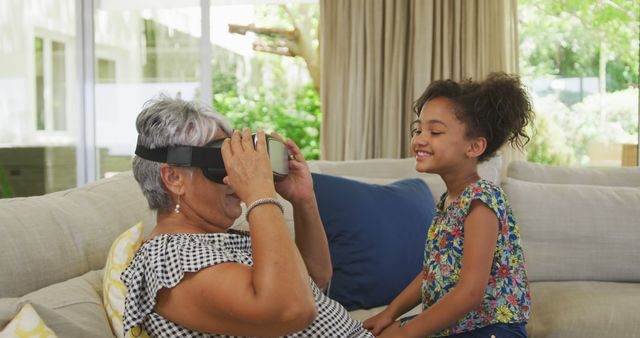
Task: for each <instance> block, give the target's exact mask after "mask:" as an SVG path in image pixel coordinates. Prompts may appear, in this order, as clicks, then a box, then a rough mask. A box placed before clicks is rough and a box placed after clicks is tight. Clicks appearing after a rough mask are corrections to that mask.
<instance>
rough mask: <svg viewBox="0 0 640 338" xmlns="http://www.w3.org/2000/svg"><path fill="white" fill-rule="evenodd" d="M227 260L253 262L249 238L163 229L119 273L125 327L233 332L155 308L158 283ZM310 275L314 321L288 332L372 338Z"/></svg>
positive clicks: (156, 333) (298, 337)
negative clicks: (184, 321)
mask: <svg viewBox="0 0 640 338" xmlns="http://www.w3.org/2000/svg"><path fill="white" fill-rule="evenodd" d="M224 262H237V263H241V264H246V265H252V264H253V259H252V257H251V239H250V238H249V237H248V236H245V235H242V234H239V233H217V234H165V235H160V236H158V237H155V238H154V239H152V240H150V241H148V242H145V243H144V244H143V245H142V247H141V248H140V250H138V252H137V253H136V255H135V256H134V258H133V260H132V261H131V264H129V266H128V267H127V269H126V270H125V271H124V273H123V274H122V276H121V279H122V280H123V282H124V283H125V285H126V287H127V298H126V299H125V311H124V332H127V331H128V330H130V329H131V328H133V327H134V326H136V325H140V326H141V327H144V329H145V330H146V331H147V332H148V333H149V334H150V335H151V336H153V337H199V338H200V337H202V338H204V337H229V336H223V335H216V334H210V333H201V332H195V331H192V330H189V329H187V328H184V327H182V326H179V325H177V324H175V323H173V322H171V321H169V320H167V319H165V318H163V317H162V316H160V315H159V314H157V313H155V312H153V307H154V306H155V304H156V299H155V298H156V297H155V296H156V293H157V292H158V290H160V288H171V287H174V286H176V285H177V284H178V283H179V282H180V280H182V277H183V276H184V273H185V272H196V271H198V270H200V269H202V268H205V267H208V266H212V265H216V264H220V263H224ZM309 280H310V283H311V288H312V291H313V295H314V297H315V301H316V307H317V314H318V315H317V317H316V320H315V321H314V322H313V323H311V325H310V326H309V327H307V328H306V329H305V330H303V331H300V332H296V333H293V334H291V335H288V336H286V337H292V338H321V337H327V338H329V337H330V338H338V337H339V338H342V337H349V338H372V337H373V335H372V334H371V333H370V332H369V331H367V330H365V329H363V328H362V323H361V322H359V321H357V320H354V319H352V318H351V317H350V316H349V313H348V312H347V310H346V309H345V308H344V307H343V306H342V305H340V304H339V303H337V302H336V301H334V300H332V299H330V298H328V297H327V296H325V295H324V294H323V293H322V292H321V291H320V289H319V288H318V287H317V286H316V284H315V283H314V282H313V281H312V280H311V278H309ZM133 332H134V333H135V332H136V329H135V328H134V330H133Z"/></svg>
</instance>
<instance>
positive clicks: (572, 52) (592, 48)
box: [518, 0, 640, 167]
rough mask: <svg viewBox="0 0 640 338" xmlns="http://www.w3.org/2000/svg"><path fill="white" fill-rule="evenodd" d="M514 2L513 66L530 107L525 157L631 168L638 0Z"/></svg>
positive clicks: (634, 155) (633, 158) (634, 153)
mask: <svg viewBox="0 0 640 338" xmlns="http://www.w3.org/2000/svg"><path fill="white" fill-rule="evenodd" d="M518 4H519V5H518V6H519V18H520V29H519V32H520V72H521V74H522V77H523V80H524V82H525V83H526V84H527V85H528V87H529V91H530V93H531V95H532V99H533V105H534V110H535V112H536V121H535V125H536V132H535V134H534V136H533V138H532V140H531V142H530V144H529V146H528V149H527V150H528V156H529V160H530V161H532V162H537V163H545V164H552V165H564V166H598V167H601V166H637V165H638V149H639V145H638V134H639V130H640V124H639V122H638V96H639V95H638V64H640V60H639V57H638V55H639V52H638V36H639V31H638V27H640V24H639V21H638V16H637V15H635V14H633V13H636V14H637V13H638V12H639V10H640V5H639V4H638V2H637V1H633V0H620V1H615V2H613V1H566V0H562V1H558V0H522V1H519V3H518ZM540 27H545V29H540Z"/></svg>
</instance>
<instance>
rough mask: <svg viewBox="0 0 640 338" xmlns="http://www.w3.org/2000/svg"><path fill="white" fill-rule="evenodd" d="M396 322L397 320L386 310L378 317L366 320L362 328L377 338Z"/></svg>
mask: <svg viewBox="0 0 640 338" xmlns="http://www.w3.org/2000/svg"><path fill="white" fill-rule="evenodd" d="M394 320H395V318H393V316H391V315H390V314H389V313H388V312H387V309H384V310H383V311H382V312H380V313H378V314H377V315H375V316H373V317H371V318H369V319H367V320H365V321H364V323H362V326H363V327H364V328H365V329H367V330H369V331H371V333H373V335H374V336H376V337H377V336H378V335H379V334H380V333H382V332H383V331H384V330H385V329H386V328H388V327H390V325H391V324H393V323H394Z"/></svg>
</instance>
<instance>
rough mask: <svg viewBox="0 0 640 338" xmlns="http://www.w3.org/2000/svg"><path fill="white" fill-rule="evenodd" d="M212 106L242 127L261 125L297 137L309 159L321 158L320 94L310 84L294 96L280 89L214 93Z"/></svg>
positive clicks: (252, 127) (253, 127) (290, 136)
mask: <svg viewBox="0 0 640 338" xmlns="http://www.w3.org/2000/svg"><path fill="white" fill-rule="evenodd" d="M213 106H214V107H215V109H216V110H217V111H218V112H220V113H222V114H223V115H225V116H226V117H227V118H228V119H229V120H230V121H231V123H232V124H233V126H234V128H236V129H239V128H243V127H249V128H251V129H252V130H256V129H258V128H262V129H264V130H265V132H267V133H268V132H271V131H276V132H278V133H279V134H280V135H282V136H283V137H285V138H291V139H292V140H294V141H295V142H296V143H297V144H298V146H299V147H300V150H302V153H303V154H304V155H305V158H306V159H307V160H314V159H319V158H320V132H319V131H320V97H319V96H318V93H317V92H316V90H315V89H314V88H313V85H311V84H308V85H306V86H305V87H301V88H299V89H298V90H297V91H296V92H295V93H294V95H293V96H292V97H289V96H288V95H287V94H286V93H285V92H284V91H282V90H278V89H275V88H274V89H271V90H266V89H262V88H261V89H249V90H248V93H247V94H245V95H238V93H236V92H234V91H229V92H226V93H218V94H215V95H214V98H213Z"/></svg>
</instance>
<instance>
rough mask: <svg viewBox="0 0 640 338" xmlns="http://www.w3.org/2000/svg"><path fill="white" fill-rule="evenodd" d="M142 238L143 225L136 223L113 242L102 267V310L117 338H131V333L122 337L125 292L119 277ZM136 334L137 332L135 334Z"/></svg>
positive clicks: (145, 334) (143, 333)
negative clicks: (105, 312)
mask: <svg viewBox="0 0 640 338" xmlns="http://www.w3.org/2000/svg"><path fill="white" fill-rule="evenodd" d="M143 237H144V225H143V224H142V223H138V224H136V225H134V226H133V227H132V228H130V229H129V230H127V231H125V232H123V233H122V234H120V236H118V238H116V240H115V241H113V244H111V249H110V250H109V255H108V256H107V264H106V265H105V267H104V280H103V282H102V297H103V301H104V308H105V310H106V311H107V317H109V321H110V322H111V329H112V330H113V333H114V334H115V335H116V337H118V338H124V337H131V333H130V332H127V335H126V336H123V332H122V330H123V323H122V321H123V319H122V317H123V315H124V299H125V297H126V295H127V290H126V288H125V286H124V283H123V282H122V281H121V280H120V275H121V274H122V273H123V272H124V270H125V269H126V268H127V266H128V265H129V263H130V262H131V259H133V255H134V254H135V253H136V251H137V250H138V249H139V248H140V245H141V244H142V239H143ZM136 333H137V332H136ZM137 337H143V338H147V337H149V335H148V334H147V333H146V332H144V331H143V332H142V334H141V335H137Z"/></svg>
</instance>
